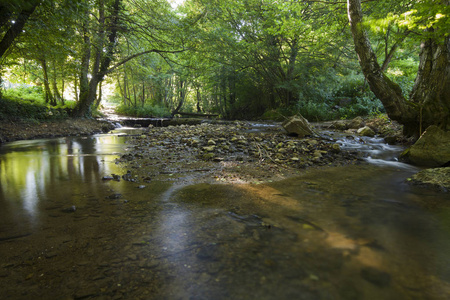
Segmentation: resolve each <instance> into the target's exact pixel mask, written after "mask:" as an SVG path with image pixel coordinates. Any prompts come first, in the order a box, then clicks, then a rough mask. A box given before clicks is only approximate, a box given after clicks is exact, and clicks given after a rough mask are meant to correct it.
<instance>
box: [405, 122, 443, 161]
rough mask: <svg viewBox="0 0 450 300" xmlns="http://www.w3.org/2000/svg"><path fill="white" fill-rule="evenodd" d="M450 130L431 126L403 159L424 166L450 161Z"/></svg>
mask: <svg viewBox="0 0 450 300" xmlns="http://www.w3.org/2000/svg"><path fill="white" fill-rule="evenodd" d="M449 149H450V131H443V130H441V129H439V128H438V127H437V126H434V125H433V126H430V127H428V128H427V130H426V131H425V132H424V133H423V134H422V136H421V137H420V138H419V139H418V140H417V142H416V143H415V144H414V145H413V146H412V147H411V148H409V149H408V150H406V151H405V152H403V154H402V159H405V160H407V161H409V162H411V163H413V164H415V165H418V166H423V167H430V168H435V167H441V166H444V165H446V164H448V163H450V150H449Z"/></svg>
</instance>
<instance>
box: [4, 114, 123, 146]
mask: <svg viewBox="0 0 450 300" xmlns="http://www.w3.org/2000/svg"><path fill="white" fill-rule="evenodd" d="M113 128H114V126H113V125H111V124H110V123H109V122H107V121H104V120H97V119H65V120H57V121H49V122H38V121H32V120H20V121H10V120H8V121H5V120H1V121H0V144H1V143H5V142H13V141H17V140H33V139H40V138H49V137H63V136H77V135H90V134H94V133H101V132H108V131H110V130H112V129H113Z"/></svg>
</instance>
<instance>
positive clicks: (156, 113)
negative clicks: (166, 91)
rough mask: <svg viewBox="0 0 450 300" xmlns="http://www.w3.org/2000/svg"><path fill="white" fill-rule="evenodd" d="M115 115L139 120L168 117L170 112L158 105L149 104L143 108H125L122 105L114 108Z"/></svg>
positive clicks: (125, 106)
mask: <svg viewBox="0 0 450 300" xmlns="http://www.w3.org/2000/svg"><path fill="white" fill-rule="evenodd" d="M116 113H118V114H120V115H125V116H132V117H139V118H149V117H168V116H170V112H169V110H168V109H167V108H165V107H163V106H159V105H149V104H146V105H144V106H127V105H123V104H122V105H120V106H117V107H116Z"/></svg>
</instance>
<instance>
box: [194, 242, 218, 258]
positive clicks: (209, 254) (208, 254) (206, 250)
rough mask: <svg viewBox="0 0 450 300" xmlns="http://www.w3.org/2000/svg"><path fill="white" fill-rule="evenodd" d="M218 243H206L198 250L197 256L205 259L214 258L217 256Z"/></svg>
mask: <svg viewBox="0 0 450 300" xmlns="http://www.w3.org/2000/svg"><path fill="white" fill-rule="evenodd" d="M217 252H218V245H217V244H210V245H206V246H204V247H202V248H200V250H199V251H198V252H197V257H198V258H200V259H203V260H214V259H215V258H216V256H217Z"/></svg>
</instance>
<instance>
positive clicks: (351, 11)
mask: <svg viewBox="0 0 450 300" xmlns="http://www.w3.org/2000/svg"><path fill="white" fill-rule="evenodd" d="M347 10H348V18H349V21H350V27H351V32H352V35H353V40H354V43H355V50H356V53H357V54H358V60H359V63H360V66H361V69H362V72H363V74H364V76H365V77H366V79H367V82H368V83H369V86H370V89H371V90H372V91H373V93H374V94H375V95H376V96H377V97H378V98H379V99H380V100H381V102H382V103H383V105H384V107H385V109H386V112H387V114H388V116H389V117H390V118H391V119H393V120H396V121H398V122H399V123H401V124H403V125H404V132H405V134H407V135H411V136H418V135H420V134H421V132H422V131H423V129H425V128H427V127H428V126H430V125H437V126H439V127H440V128H442V129H444V130H450V35H449V34H448V32H449V29H450V26H449V23H448V21H445V19H447V20H448V15H449V14H450V11H449V1H431V0H430V1H423V2H422V3H419V4H417V5H416V7H415V10H411V11H410V12H409V13H408V14H405V15H404V17H405V18H408V17H410V18H411V15H415V18H414V23H415V24H419V25H420V26H418V25H416V26H417V27H419V28H420V29H422V28H423V29H424V31H423V32H416V33H417V34H420V35H421V36H422V38H423V41H422V43H421V52H420V64H419V68H418V71H417V77H416V80H415V83H414V87H413V90H412V92H411V94H410V96H409V99H406V98H405V97H404V96H403V92H402V89H401V88H400V87H399V86H398V85H397V84H395V83H394V82H393V81H392V80H390V79H389V78H388V77H387V76H386V74H385V73H383V69H382V67H380V65H379V63H378V60H377V56H376V55H375V52H374V51H373V49H372V46H371V43H370V40H369V37H368V34H367V32H366V30H365V28H364V27H363V12H362V8H361V0H348V1H347ZM411 23H412V21H411ZM414 29H415V28H414Z"/></svg>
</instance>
